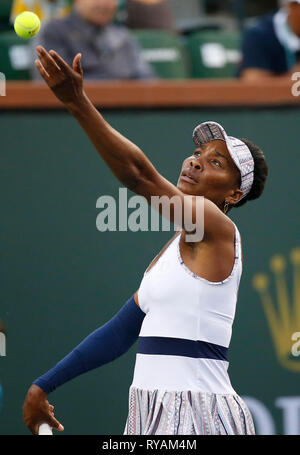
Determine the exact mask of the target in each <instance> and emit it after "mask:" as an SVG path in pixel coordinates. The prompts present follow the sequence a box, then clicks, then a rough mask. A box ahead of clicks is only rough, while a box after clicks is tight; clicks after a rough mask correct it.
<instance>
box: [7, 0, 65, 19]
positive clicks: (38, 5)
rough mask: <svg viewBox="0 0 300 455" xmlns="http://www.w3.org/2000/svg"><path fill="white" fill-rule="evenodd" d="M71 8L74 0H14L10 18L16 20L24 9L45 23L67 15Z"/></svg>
mask: <svg viewBox="0 0 300 455" xmlns="http://www.w3.org/2000/svg"><path fill="white" fill-rule="evenodd" d="M0 1H1V0H0ZM71 8H72V0H13V5H12V10H11V17H10V20H11V22H14V19H15V17H16V16H17V15H18V14H20V13H23V11H32V12H33V13H35V14H37V15H38V16H39V18H40V19H41V20H42V21H43V23H45V22H47V21H49V20H50V19H54V18H55V17H65V16H66V15H67V14H69V13H70V11H71Z"/></svg>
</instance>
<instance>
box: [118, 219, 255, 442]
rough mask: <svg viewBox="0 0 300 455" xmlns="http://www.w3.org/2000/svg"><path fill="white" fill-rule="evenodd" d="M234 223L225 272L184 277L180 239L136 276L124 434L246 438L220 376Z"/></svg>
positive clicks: (235, 280)
mask: <svg viewBox="0 0 300 455" xmlns="http://www.w3.org/2000/svg"><path fill="white" fill-rule="evenodd" d="M234 226H235V261H234V266H233V269H232V272H231V274H230V275H229V277H227V278H226V279H225V280H223V281H221V282H210V281H208V280H206V279H204V278H200V277H199V276H198V275H195V274H194V273H193V272H191V271H190V270H189V269H188V268H187V267H186V265H185V264H184V262H183V260H182V258H181V255H180V248H179V241H180V234H179V235H177V237H175V239H174V240H173V241H172V242H171V243H170V245H169V246H168V247H167V249H166V250H165V251H164V252H163V254H162V255H161V256H160V258H159V259H158V260H157V262H156V263H155V264H154V265H153V266H152V267H151V268H150V270H149V271H148V272H145V273H144V277H143V280H142V282H141V285H140V288H139V291H138V298H139V305H140V308H141V309H142V310H143V311H144V312H145V313H146V316H145V318H144V321H143V324H142V327H141V331H140V334H139V344H138V353H137V356H136V364H135V370H134V377H133V382H132V384H131V386H130V391H129V414H128V418H127V422H126V426H125V430H124V434H131V435H133V434H143V435H152V434H156V435H176V434H181V435H191V434H196V435H197V434H199V435H200V434H210V435H215V434H230V435H232V434H254V433H255V430H254V425H253V420H252V417H251V414H250V412H249V410H248V408H247V406H246V404H245V403H244V401H243V400H242V399H241V398H240V397H239V396H238V395H237V393H236V392H235V390H234V389H233V388H232V385H231V383H230V379H229V376H228V373H227V369H228V360H227V350H228V347H229V344H230V339H231V332H232V324H233V320H234V316H235V309H236V302H237V295H238V288H239V283H240V279H241V275H242V261H241V239H240V233H239V231H238V229H237V227H236V225H234Z"/></svg>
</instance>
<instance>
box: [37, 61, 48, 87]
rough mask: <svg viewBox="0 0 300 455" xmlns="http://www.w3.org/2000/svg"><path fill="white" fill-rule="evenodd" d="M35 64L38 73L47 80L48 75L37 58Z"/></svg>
mask: <svg viewBox="0 0 300 455" xmlns="http://www.w3.org/2000/svg"><path fill="white" fill-rule="evenodd" d="M35 66H36V67H37V69H38V70H39V73H40V75H41V76H42V78H43V79H44V80H45V81H46V82H47V81H48V80H49V78H50V76H49V74H48V73H47V71H46V70H45V68H44V67H43V65H42V64H41V62H40V61H39V60H35Z"/></svg>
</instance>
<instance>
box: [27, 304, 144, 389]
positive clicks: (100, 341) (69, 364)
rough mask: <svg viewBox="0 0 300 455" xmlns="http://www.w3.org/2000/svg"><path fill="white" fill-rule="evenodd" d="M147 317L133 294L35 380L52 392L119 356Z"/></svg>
mask: <svg viewBox="0 0 300 455" xmlns="http://www.w3.org/2000/svg"><path fill="white" fill-rule="evenodd" d="M144 317H145V313H144V312H143V311H142V310H141V309H140V307H139V306H138V305H137V304H136V303H135V301H134V298H133V297H132V298H131V299H129V300H128V301H127V302H126V304H125V305H124V306H123V307H122V308H121V310H120V311H119V312H118V313H117V314H116V315H115V316H114V317H113V318H112V319H111V320H110V321H109V322H107V323H106V324H104V325H103V326H102V327H100V328H98V329H97V330H95V331H94V332H93V333H91V334H90V335H89V336H88V337H87V338H85V339H84V340H83V341H82V342H81V343H80V344H79V345H78V346H77V347H76V348H75V349H74V350H73V351H72V352H70V353H69V354H68V355H67V356H66V357H64V358H63V359H62V360H61V361H60V362H58V363H57V364H56V365H55V367H54V368H52V369H51V370H49V371H48V372H47V373H45V374H44V375H43V376H41V377H39V378H38V379H36V380H35V381H34V382H33V384H36V385H38V386H39V387H40V388H41V389H43V390H44V391H45V392H46V393H47V394H49V393H50V392H52V391H53V390H55V389H56V388H57V387H58V386H60V385H62V384H64V383H65V382H67V381H70V380H71V379H73V378H75V377H76V376H79V375H80V374H82V373H85V372H86V371H90V370H93V369H95V368H97V367H99V366H101V365H104V364H105V363H108V362H111V361H112V360H114V359H116V358H118V357H120V356H121V355H122V354H124V353H125V352H126V351H128V349H129V348H130V347H131V346H132V345H133V344H134V342H135V341H136V340H137V338H138V336H139V332H140V329H141V325H142V322H143V320H144Z"/></svg>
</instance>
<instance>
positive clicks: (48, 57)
mask: <svg viewBox="0 0 300 455" xmlns="http://www.w3.org/2000/svg"><path fill="white" fill-rule="evenodd" d="M37 55H38V57H39V59H40V60H36V65H37V68H38V70H39V71H40V74H41V76H42V77H43V78H44V80H45V82H46V83H47V84H48V86H49V87H50V89H51V90H52V91H53V93H54V94H55V95H56V97H57V98H58V99H60V100H61V101H62V102H63V103H64V105H65V106H66V108H67V109H68V111H69V112H70V113H71V114H72V115H73V116H74V117H75V118H76V119H77V121H78V122H79V124H80V125H81V127H82V128H83V130H84V131H85V132H86V134H87V136H88V137H89V138H90V140H91V142H92V143H93V144H94V146H95V148H96V150H97V151H98V153H99V154H100V156H101V157H102V159H103V160H104V161H105V163H106V164H107V165H108V166H109V167H110V169H111V170H112V172H113V173H114V175H115V176H116V177H117V178H118V180H119V181H120V182H121V183H122V184H123V185H125V186H126V187H127V188H129V189H130V190H132V191H134V192H135V193H137V194H139V195H141V196H144V197H145V198H146V199H147V201H148V203H151V197H152V196H158V197H161V196H167V197H168V198H169V199H171V198H172V197H174V196H177V198H179V200H180V207H181V212H180V213H178V212H177V211H176V210H175V209H174V205H171V207H170V208H171V210H170V213H169V214H168V213H166V214H165V213H163V215H167V216H168V215H169V218H170V221H171V222H173V223H175V224H176V225H178V226H180V227H182V228H183V229H185V230H187V231H189V229H188V228H189V226H191V225H192V224H195V223H196V221H197V223H198V222H200V223H204V231H205V232H206V233H214V234H216V233H220V232H222V229H224V225H226V227H227V226H228V218H227V217H226V216H225V215H224V214H223V213H222V212H221V210H219V209H218V208H217V207H216V205H215V204H214V203H212V202H211V201H209V200H207V199H205V200H204V201H202V200H201V202H202V203H203V202H204V211H205V219H204V220H203V216H202V218H201V219H199V213H201V212H202V213H203V210H198V208H199V199H198V200H197V198H196V197H195V196H194V197H189V198H187V197H185V195H184V194H183V193H182V192H181V191H180V190H179V189H178V188H177V187H176V186H175V185H173V184H172V183H171V182H169V181H168V180H167V179H165V178H164V177H163V176H162V175H161V174H159V172H158V171H157V170H156V169H155V167H154V166H153V165H152V163H151V162H150V160H149V159H148V158H147V157H146V156H145V154H144V153H143V152H142V150H141V149H140V148H139V147H137V146H136V145H135V144H133V143H132V142H131V141H130V140H128V139H127V138H125V137H124V136H122V135H121V134H120V133H119V132H118V131H116V130H115V129H114V128H113V127H112V126H111V125H109V123H108V122H106V121H105V119H104V118H103V116H102V115H101V114H100V113H99V112H98V110H97V109H96V108H95V107H94V106H93V104H92V103H91V101H90V100H89V98H88V97H87V95H86V94H85V92H84V89H83V71H82V67H81V54H77V55H76V56H75V58H74V61H73V67H72V68H71V67H70V66H69V65H68V64H67V63H66V62H65V61H64V60H63V59H62V58H61V57H60V55H58V54H57V53H56V52H55V51H52V50H51V51H50V52H49V53H48V52H47V51H46V50H45V49H44V48H43V47H41V46H38V47H37ZM158 209H159V211H160V213H162V206H161V205H160V206H159V207H158ZM201 209H203V205H202V206H201ZM187 213H188V214H189V220H188V221H189V225H187V215H186V214H187ZM192 231H193V229H190V231H189V232H192Z"/></svg>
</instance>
